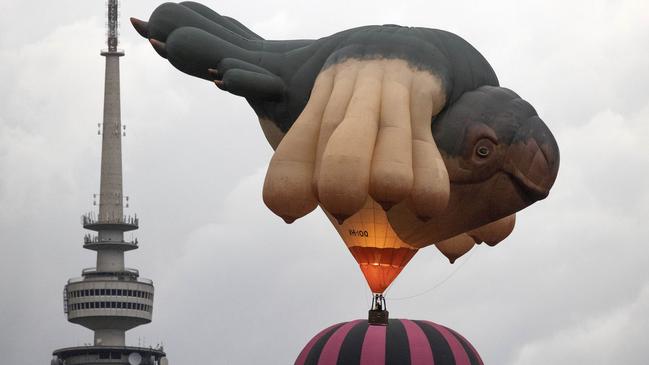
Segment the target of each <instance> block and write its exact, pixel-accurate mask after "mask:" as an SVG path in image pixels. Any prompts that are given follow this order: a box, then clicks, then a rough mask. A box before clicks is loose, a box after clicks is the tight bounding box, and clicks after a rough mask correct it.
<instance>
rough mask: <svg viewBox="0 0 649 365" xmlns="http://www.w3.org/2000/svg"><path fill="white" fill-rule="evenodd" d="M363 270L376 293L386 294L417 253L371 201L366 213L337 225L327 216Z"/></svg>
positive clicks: (377, 205) (365, 210)
mask: <svg viewBox="0 0 649 365" xmlns="http://www.w3.org/2000/svg"><path fill="white" fill-rule="evenodd" d="M327 216H328V217H329V220H330V221H331V223H332V224H333V225H334V227H336V230H337V231H338V234H340V237H342V239H343V241H344V242H345V245H346V246H347V248H348V249H349V251H350V252H351V254H352V256H354V259H356V262H358V265H359V266H360V268H361V271H362V272H363V275H364V276H365V280H367V284H368V285H369V286H370V289H371V290H372V292H373V293H383V292H384V291H385V290H386V289H387V288H388V286H390V284H391V283H392V281H394V279H396V277H397V276H398V275H399V273H401V270H403V268H404V267H405V266H406V265H407V264H408V262H409V261H410V259H411V258H412V257H413V256H414V255H415V254H416V253H417V249H416V248H414V247H412V246H410V245H408V244H407V243H405V242H403V241H402V240H401V239H400V238H399V237H398V236H397V234H396V233H395V232H394V230H393V229H392V227H391V226H390V223H389V222H388V219H387V216H386V215H385V212H384V211H383V208H381V206H380V205H379V204H378V203H376V202H375V201H374V200H372V199H371V198H369V197H368V199H367V201H366V203H365V206H364V207H363V209H361V210H360V211H358V212H357V213H356V214H354V215H353V216H351V217H349V218H347V219H346V220H345V221H344V222H343V224H338V222H337V221H336V219H335V218H333V217H332V216H331V215H329V213H327Z"/></svg>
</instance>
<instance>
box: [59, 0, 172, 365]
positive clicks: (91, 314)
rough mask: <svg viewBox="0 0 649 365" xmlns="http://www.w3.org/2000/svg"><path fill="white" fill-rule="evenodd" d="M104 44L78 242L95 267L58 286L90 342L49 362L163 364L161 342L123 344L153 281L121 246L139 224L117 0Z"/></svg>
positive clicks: (148, 315)
mask: <svg viewBox="0 0 649 365" xmlns="http://www.w3.org/2000/svg"><path fill="white" fill-rule="evenodd" d="M106 4H107V7H108V11H107V13H108V21H107V26H108V29H107V44H108V49H105V50H102V51H101V55H102V56H103V57H105V59H106V69H105V79H104V113H103V128H102V133H101V134H102V146H101V178H100V190H99V214H98V215H95V214H94V213H92V212H91V213H88V214H85V215H83V216H82V224H83V228H85V229H87V230H90V231H94V232H96V234H86V235H85V237H84V245H83V247H84V248H86V249H89V250H93V251H96V252H97V263H96V266H95V267H92V268H87V269H84V270H83V271H82V273H81V274H82V276H81V277H79V278H73V279H70V280H68V283H67V284H66V285H65V289H64V292H63V300H64V311H65V313H66V314H67V317H68V321H70V322H72V323H76V324H79V325H81V326H84V327H86V328H88V329H90V330H92V331H94V341H93V344H92V345H90V346H79V347H70V348H63V349H58V350H55V351H54V353H53V355H54V358H53V359H52V364H53V365H54V364H56V365H59V364H64V363H65V364H68V363H69V364H79V365H92V364H97V363H102V364H104V363H106V364H120V365H122V364H123V365H127V364H142V365H145V364H146V365H165V364H168V362H167V360H166V358H165V353H164V351H163V349H162V348H150V347H149V348H141V347H131V346H126V341H125V334H126V331H128V330H130V329H132V328H134V327H137V326H140V325H142V324H146V323H149V322H151V319H152V314H153V294H154V286H153V282H152V281H151V280H149V279H144V278H141V277H140V276H139V272H138V270H136V269H130V268H126V267H125V265H124V252H126V251H131V250H135V249H137V248H138V241H137V239H135V240H126V239H125V238H124V233H125V232H128V231H134V230H136V229H138V227H139V220H138V218H137V216H127V215H125V214H124V197H123V187H122V124H121V105H120V82H119V81H120V75H119V59H120V57H122V56H124V51H122V50H120V49H118V48H117V47H118V45H119V40H118V36H119V32H118V29H119V3H118V0H107V1H106Z"/></svg>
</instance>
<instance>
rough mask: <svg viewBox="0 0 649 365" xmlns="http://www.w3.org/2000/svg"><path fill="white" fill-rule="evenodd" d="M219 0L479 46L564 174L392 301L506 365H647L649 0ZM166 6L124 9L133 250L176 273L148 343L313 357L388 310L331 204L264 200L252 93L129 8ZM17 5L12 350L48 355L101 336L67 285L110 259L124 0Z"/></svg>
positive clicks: (11, 140)
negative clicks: (188, 67)
mask: <svg viewBox="0 0 649 365" xmlns="http://www.w3.org/2000/svg"><path fill="white" fill-rule="evenodd" d="M204 3H205V4H206V5H208V6H209V7H211V8H213V9H215V10H216V11H218V12H220V13H221V14H225V15H229V16H232V17H235V18H237V19H238V20H240V21H241V22H242V23H244V24H247V25H248V26H250V28H252V29H253V30H254V31H256V32H258V33H259V34H260V35H262V36H264V37H265V38H270V39H273V38H274V39H286V38H318V37H323V36H327V35H330V34H332V33H335V32H337V31H340V30H343V29H347V28H350V27H354V26H359V25H365V24H383V23H396V24H402V25H416V26H424V27H431V28H440V29H445V30H449V31H452V32H455V33H457V34H459V35H460V36H462V37H464V38H465V39H466V40H468V41H469V42H470V43H472V44H473V45H474V46H475V47H476V48H477V49H478V50H479V51H480V52H481V53H482V54H483V55H484V56H485V57H486V58H487V60H489V62H490V63H491V65H492V66H493V68H494V69H495V71H496V73H497V74H498V77H499V79H500V81H501V84H502V85H503V86H505V87H508V88H511V89H513V90H514V91H516V92H517V93H518V94H520V95H521V96H522V97H523V98H525V99H526V100H528V101H529V102H530V103H531V104H532V105H534V107H535V108H536V109H537V110H538V112H539V115H540V116H541V118H542V119H543V120H544V121H545V122H546V123H547V124H548V126H549V127H550V129H551V130H552V131H553V133H554V135H555V136H556V138H557V140H558V143H559V147H560V150H561V168H560V170H559V177H558V179H557V182H556V184H555V186H554V188H553V190H552V191H551V193H550V196H549V197H548V198H547V199H546V200H544V201H541V202H539V203H536V204H535V205H533V206H532V207H530V208H528V209H526V210H524V211H523V212H521V213H519V215H518V220H517V227H516V229H515V230H514V233H513V234H512V235H511V236H510V237H509V238H508V239H507V240H505V241H504V242H502V243H501V244H500V245H498V246H496V247H495V248H489V247H486V246H485V245H482V246H478V247H476V248H475V249H474V250H473V251H472V252H471V253H470V254H469V255H467V256H468V257H463V258H462V259H460V260H458V261H457V262H456V264H455V265H450V264H448V262H447V261H446V260H445V259H444V258H443V257H442V255H441V254H440V253H439V252H438V251H437V250H436V249H435V248H434V247H429V248H427V249H424V250H421V251H420V252H419V253H418V254H417V255H416V256H415V258H414V259H413V261H412V262H411V263H410V265H409V266H408V267H406V269H405V270H404V272H403V273H402V275H401V276H400V277H399V278H398V279H397V280H396V281H395V283H394V285H393V287H392V288H391V289H390V290H389V292H388V306H389V310H390V315H391V316H392V317H393V318H397V317H399V318H410V319H427V320H432V321H435V322H438V323H441V324H444V325H447V326H449V327H451V328H454V329H456V330H457V331H459V332H460V333H462V334H464V335H465V336H466V337H467V338H468V339H469V340H470V341H471V342H472V343H473V344H474V345H475V346H476V348H477V349H478V351H479V352H480V354H481V355H482V357H483V360H484V361H485V363H487V364H491V365H494V364H495V365H499V364H505V365H510V364H511V365H536V364H555V365H562V364H601V365H610V364H627V365H632V364H633V365H636V364H637V365H641V364H643V365H644V364H646V363H647V358H648V357H649V346H648V345H647V344H648V340H647V337H648V336H649V242H647V237H649V228H648V227H649V221H648V218H649V189H648V188H647V186H649V145H648V143H647V141H649V86H648V85H649V5H647V2H646V1H644V0H637V1H598V0H595V1H593V0H588V1H586V0H583V1H570V2H567V1H538V2H522V1H515V0H511V1H452V2H451V1H448V2H434V1H430V0H427V1H377V0H363V1H353V2H351V1H343V0H329V1H326V2H306V1H297V0H290V1H289V0H266V1H214V0H206V1H205V2H204ZM158 4H159V2H157V1H137V2H136V1H125V2H124V4H123V5H122V8H121V14H122V23H123V24H122V27H121V48H123V49H125V51H126V57H124V58H122V59H121V66H122V120H123V123H124V124H125V125H126V126H127V137H126V138H125V140H124V166H125V177H124V180H125V194H126V195H129V196H130V198H131V202H132V204H131V208H130V209H129V211H130V213H131V214H132V213H137V214H138V216H139V217H140V218H141V226H140V227H141V228H140V230H139V231H136V233H135V236H136V237H138V240H139V242H140V249H139V250H137V251H134V252H129V253H127V256H126V262H127V265H128V266H129V267H135V268H138V269H140V272H141V275H142V276H144V277H148V278H151V279H153V280H154V282H155V285H156V301H155V309H154V320H153V322H152V323H151V324H149V325H146V326H142V327H139V328H137V329H134V330H132V331H129V332H128V334H127V341H128V343H129V344H131V345H138V344H146V345H147V346H148V345H156V344H157V343H159V342H163V343H164V346H165V350H166V351H167V353H168V358H169V360H170V363H171V364H199V363H206V364H255V363H272V364H288V363H292V361H293V360H294V359H295V357H296V356H297V354H298V353H299V351H300V350H301V348H302V347H303V346H304V345H305V344H306V342H307V341H308V340H309V339H310V338H311V337H312V336H313V335H315V334H316V333H317V332H318V331H319V330H321V329H322V328H324V327H326V326H328V325H330V324H333V323H337V322H341V321H347V320H351V319H355V318H364V317H365V316H366V315H367V309H368V306H369V302H368V299H369V292H368V289H367V286H366V283H365V282H364V279H363V278H362V275H361V273H360V270H359V269H358V267H357V265H356V263H355V262H354V260H353V258H352V257H351V255H350V254H349V252H348V251H347V250H346V249H345V247H344V245H343V243H342V241H341V240H340V238H339V237H338V236H337V234H336V232H335V230H334V229H333V227H332V226H331V225H330V223H329V222H328V220H327V219H326V218H325V216H324V215H323V214H322V213H321V212H320V211H316V212H314V213H312V214H310V215H308V216H307V217H305V218H303V219H301V220H298V221H297V222H295V223H294V224H292V225H286V224H284V223H283V221H282V220H281V219H280V218H278V217H276V216H274V215H273V214H272V213H271V212H270V211H269V210H268V209H267V208H266V207H265V206H264V204H263V202H262V199H261V189H262V184H263V178H264V175H265V171H266V166H267V164H268V161H269V160H270V157H271V153H272V150H271V148H270V147H269V146H268V144H267V143H266V141H265V139H264V138H263V135H262V132H261V130H260V129H259V126H258V123H257V120H256V117H255V116H254V114H253V112H252V110H251V109H250V108H249V107H248V105H247V104H246V103H245V101H244V100H243V99H241V98H238V97H235V96H232V95H230V94H227V93H223V92H221V91H220V90H218V89H217V88H216V87H214V85H212V84H210V83H208V82H205V81H202V80H199V79H195V78H191V77H189V76H186V75H184V74H181V73H180V72H178V71H177V70H175V69H174V68H172V67H171V66H170V65H169V64H168V63H167V62H166V61H165V60H163V59H161V58H160V57H158V56H157V55H156V54H155V52H154V51H153V50H152V49H151V47H150V45H149V44H148V43H147V42H146V41H145V40H144V39H142V38H140V37H139V36H137V34H136V33H135V31H134V30H133V29H132V28H131V27H130V25H129V24H128V23H127V18H128V17H129V16H137V17H140V18H143V19H148V16H149V14H150V13H151V12H152V11H153V9H155V7H156V6H157V5H158ZM0 14H1V15H0V60H1V61H0V62H2V64H1V67H0V80H2V83H1V84H0V247H1V248H2V250H1V251H0V252H1V253H0V298H2V301H1V302H0V354H2V355H1V356H2V361H1V362H2V363H3V364H18V365H42V364H48V363H49V359H50V357H51V352H52V351H53V350H54V349H56V348H60V347H68V346H75V345H81V344H83V343H89V342H92V332H91V331H89V330H87V329H85V328H83V327H80V326H77V325H74V324H70V323H68V322H67V321H66V318H65V316H64V314H63V303H62V295H61V293H62V289H63V286H64V284H65V283H66V280H67V279H68V278H71V277H77V276H80V273H81V269H82V268H84V267H91V266H94V264H95V253H94V252H93V251H88V250H84V249H83V248H82V243H83V242H82V238H83V235H84V233H85V232H84V230H83V229H82V227H81V224H80V219H79V217H80V215H81V214H82V213H84V212H87V211H89V210H91V209H92V208H93V206H92V194H93V193H97V192H98V190H99V162H100V142H101V141H100V137H99V136H98V135H97V123H100V122H101V116H102V98H103V72H104V59H103V57H100V56H99V51H100V49H101V48H103V47H104V44H103V42H104V22H105V21H104V1H102V0H95V1H89V0H83V1H82V0H77V1H72V0H61V1H45V0H38V1H17V0H2V1H0ZM431 289H432V290H431ZM422 293H423V294H422ZM418 294H422V295H418ZM407 297H411V298H409V299H401V300H398V299H399V298H407Z"/></svg>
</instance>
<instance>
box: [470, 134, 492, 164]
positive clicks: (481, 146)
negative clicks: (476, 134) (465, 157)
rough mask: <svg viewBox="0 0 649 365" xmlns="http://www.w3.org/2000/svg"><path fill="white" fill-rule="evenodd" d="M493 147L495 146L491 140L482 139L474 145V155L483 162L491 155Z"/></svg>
mask: <svg viewBox="0 0 649 365" xmlns="http://www.w3.org/2000/svg"><path fill="white" fill-rule="evenodd" d="M495 147H496V145H495V144H494V142H493V141H492V140H490V139H489V138H482V139H480V140H479V141H478V142H477V143H476V144H475V149H474V151H475V155H476V156H477V157H478V158H479V159H481V160H484V159H486V158H487V157H489V156H490V155H491V153H492V152H493V151H494V149H495Z"/></svg>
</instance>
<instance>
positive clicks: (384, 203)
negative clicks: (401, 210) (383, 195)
mask: <svg viewBox="0 0 649 365" xmlns="http://www.w3.org/2000/svg"><path fill="white" fill-rule="evenodd" d="M378 203H379V205H381V208H383V210H384V211H386V212H387V211H388V210H390V208H392V207H393V206H394V203H393V202H388V201H380V202H378Z"/></svg>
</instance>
